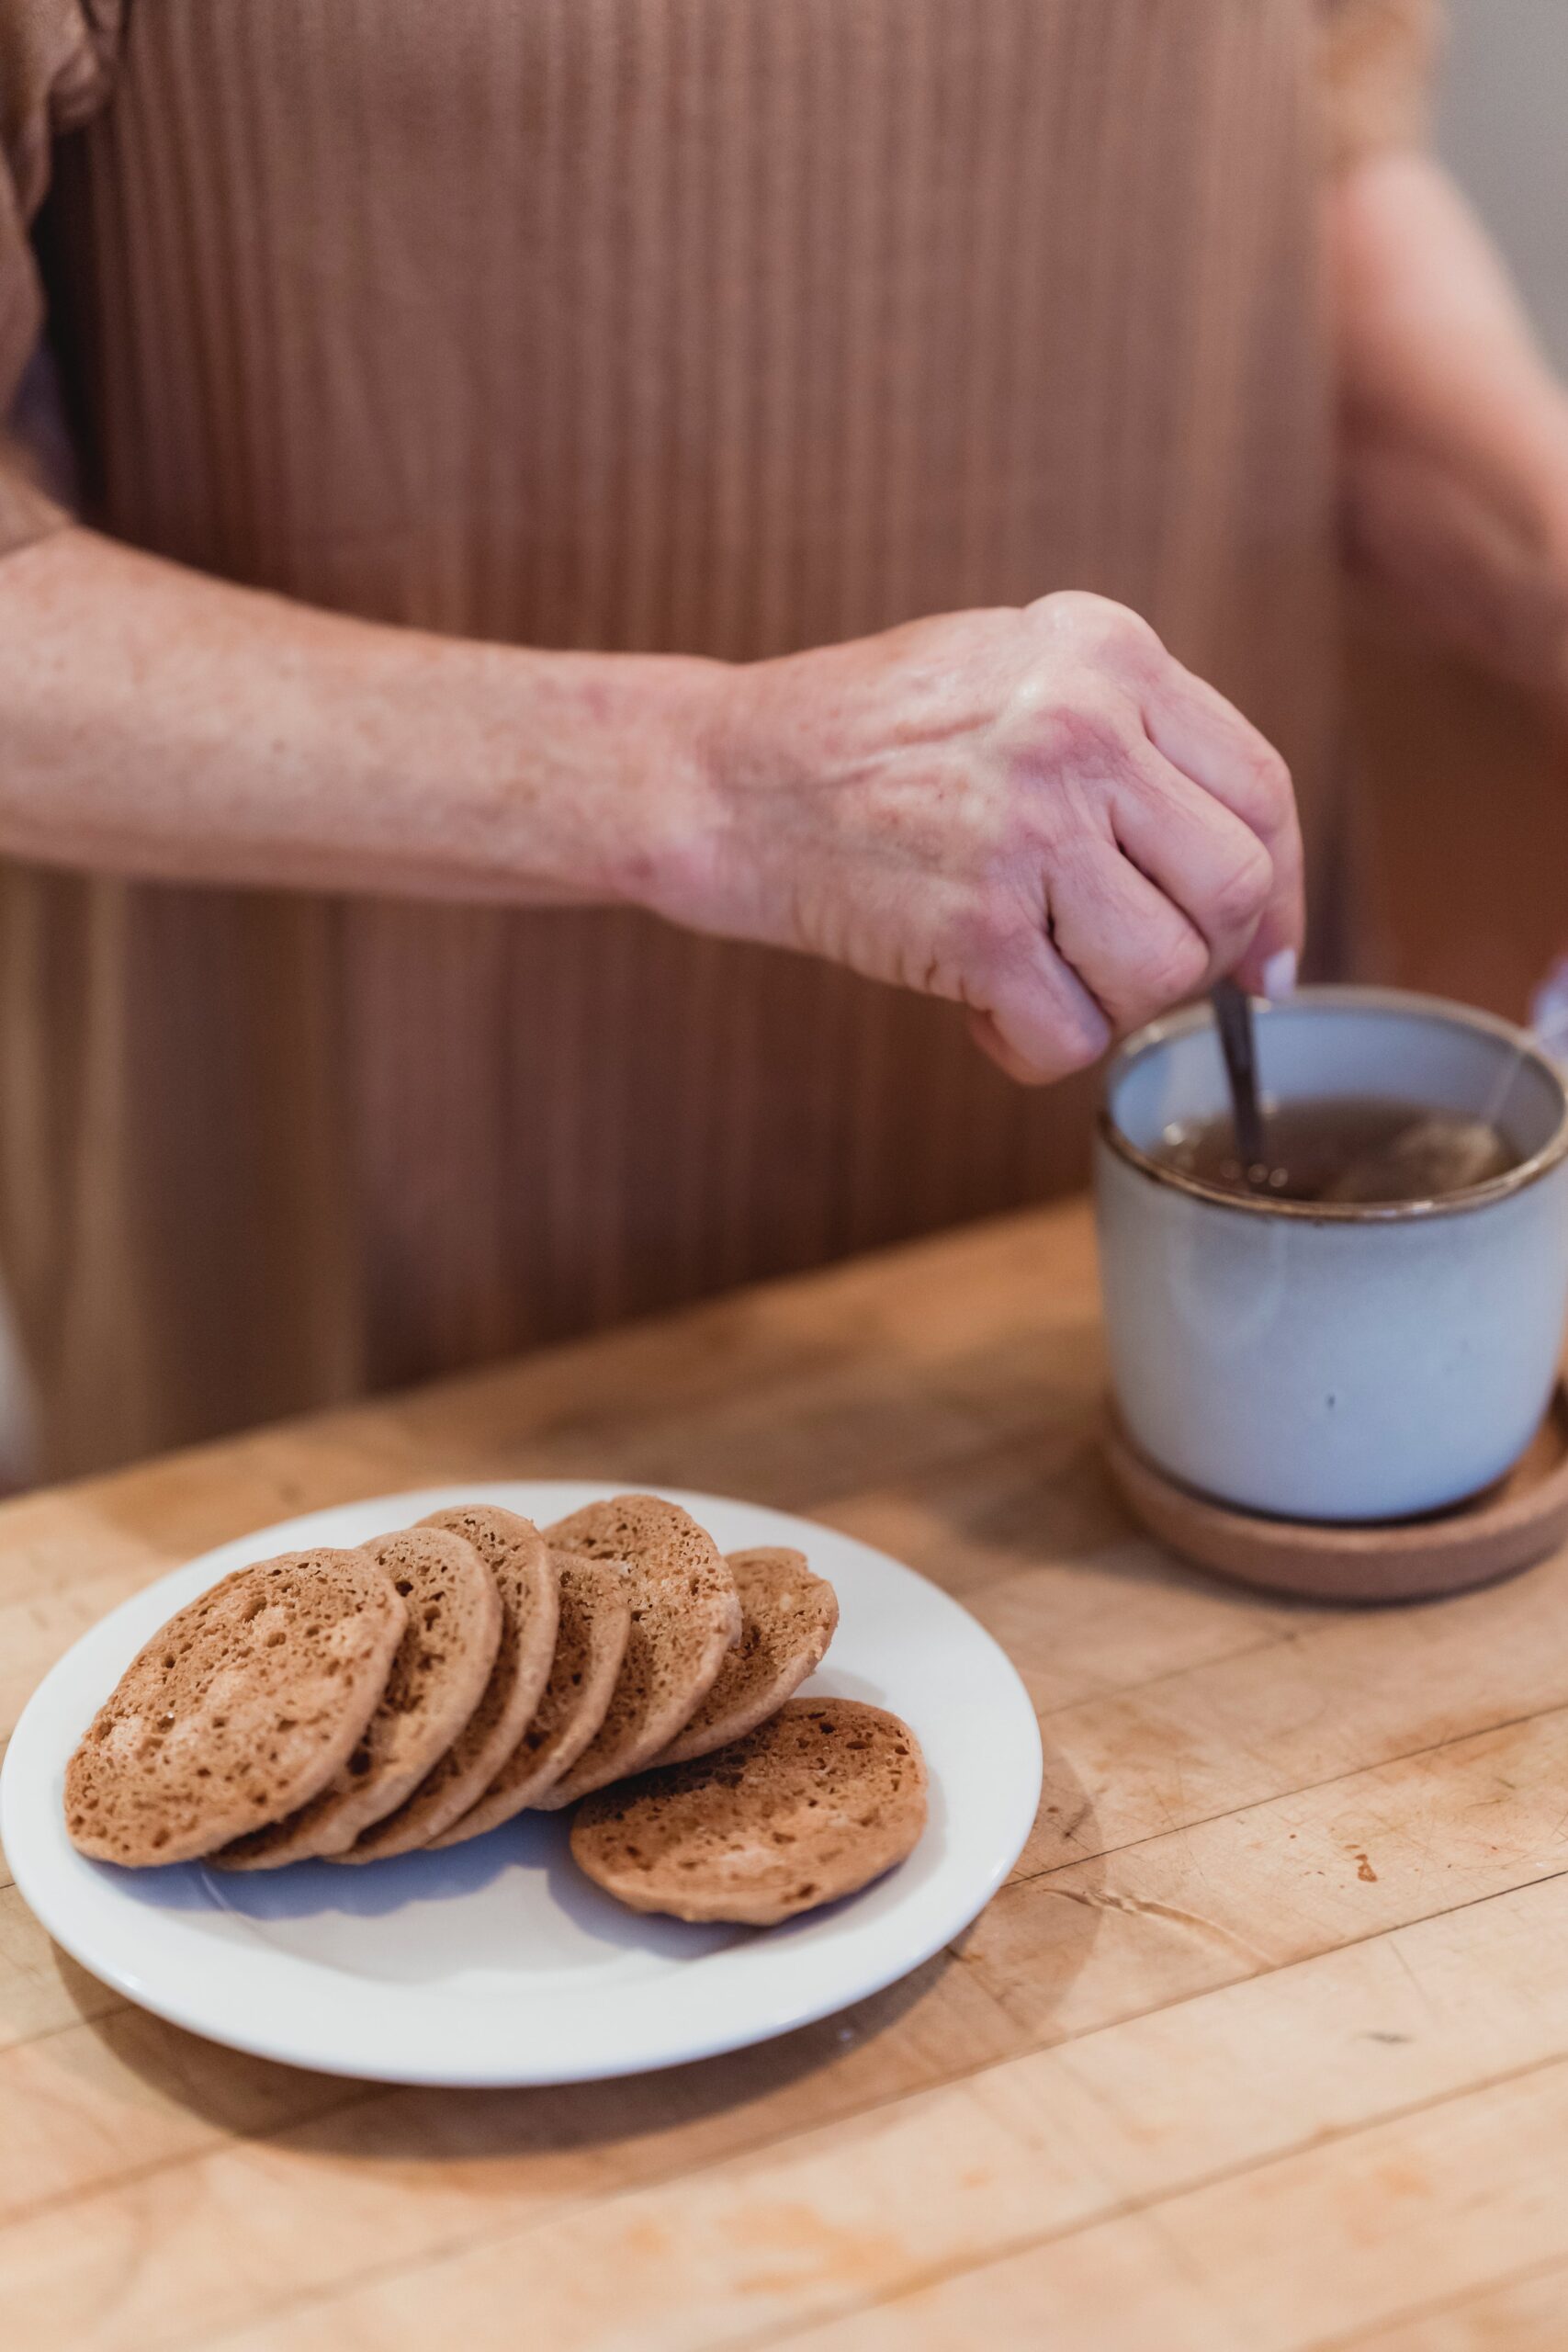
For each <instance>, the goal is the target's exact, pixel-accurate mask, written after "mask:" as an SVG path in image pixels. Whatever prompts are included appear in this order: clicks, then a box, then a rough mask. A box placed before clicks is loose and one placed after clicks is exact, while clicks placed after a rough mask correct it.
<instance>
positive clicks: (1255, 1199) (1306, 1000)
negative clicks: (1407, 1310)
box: [1099, 986, 1568, 1225]
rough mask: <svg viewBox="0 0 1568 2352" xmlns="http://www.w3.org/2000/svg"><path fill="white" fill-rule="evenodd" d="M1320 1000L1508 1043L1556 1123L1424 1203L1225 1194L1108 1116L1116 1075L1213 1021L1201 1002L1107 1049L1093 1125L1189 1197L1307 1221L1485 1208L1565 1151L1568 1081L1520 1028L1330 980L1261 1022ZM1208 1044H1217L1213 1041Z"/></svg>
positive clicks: (1153, 1176) (1242, 1211) (1120, 1152)
mask: <svg viewBox="0 0 1568 2352" xmlns="http://www.w3.org/2000/svg"><path fill="white" fill-rule="evenodd" d="M1297 1005H1300V1006H1303V1007H1305V1008H1308V1009H1310V1008H1312V1007H1314V1006H1321V1007H1324V1008H1325V1009H1326V1010H1328V1011H1330V1012H1336V1011H1337V1012H1404V1013H1409V1014H1412V1015H1414V1016H1415V1017H1416V1018H1418V1019H1421V1020H1427V1021H1438V1022H1446V1023H1448V1025H1449V1026H1450V1028H1455V1029H1468V1030H1470V1031H1472V1032H1473V1031H1476V1030H1479V1031H1481V1032H1482V1033H1483V1035H1486V1036H1489V1037H1495V1038H1497V1039H1498V1040H1499V1041H1500V1042H1501V1043H1502V1044H1504V1045H1506V1046H1511V1047H1512V1048H1513V1050H1514V1053H1515V1055H1516V1056H1517V1062H1518V1063H1519V1064H1521V1065H1522V1064H1524V1063H1526V1062H1533V1064H1534V1065H1535V1067H1536V1069H1538V1070H1540V1071H1542V1072H1543V1073H1544V1074H1545V1077H1546V1079H1547V1080H1548V1083H1549V1084H1550V1085H1551V1088H1552V1090H1553V1091H1554V1093H1555V1094H1556V1097H1557V1105H1558V1110H1557V1125H1556V1126H1555V1127H1554V1128H1553V1130H1552V1132H1551V1135H1550V1136H1548V1138H1547V1140H1546V1142H1545V1143H1544V1144H1542V1145H1541V1147H1540V1150H1539V1151H1533V1152H1531V1154H1530V1156H1529V1159H1521V1160H1520V1162H1519V1164H1518V1166H1517V1168H1510V1169H1508V1170H1506V1173H1505V1174H1503V1175H1501V1176H1493V1177H1491V1178H1489V1179H1488V1181H1487V1182H1485V1183H1484V1184H1471V1185H1467V1186H1466V1187H1465V1188H1464V1189H1463V1190H1462V1191H1461V1192H1458V1193H1443V1194H1441V1195H1440V1196H1439V1197H1438V1199H1436V1200H1430V1201H1282V1200H1280V1198H1279V1196H1278V1194H1276V1193H1233V1192H1227V1191H1226V1190H1225V1189H1224V1187H1223V1186H1222V1185H1219V1184H1209V1183H1205V1182H1203V1180H1202V1178H1201V1177H1199V1176H1189V1175H1188V1174H1187V1173H1186V1172H1185V1170H1181V1169H1177V1168H1170V1167H1168V1166H1167V1165H1166V1164H1165V1163H1164V1162H1163V1161H1162V1160H1158V1159H1151V1158H1150V1156H1149V1154H1148V1153H1147V1152H1146V1151H1141V1150H1140V1149H1139V1148H1138V1146H1137V1145H1136V1144H1135V1143H1134V1142H1133V1141H1132V1140H1131V1138H1130V1137H1129V1136H1124V1135H1123V1134H1122V1130H1121V1128H1120V1127H1119V1126H1118V1125H1116V1122H1115V1121H1114V1119H1113V1118H1112V1117H1111V1108H1110V1096H1111V1087H1112V1085H1113V1084H1114V1083H1115V1080H1116V1079H1117V1077H1118V1076H1119V1075H1120V1073H1121V1072H1122V1071H1123V1070H1125V1069H1131V1067H1132V1065H1133V1064H1134V1062H1136V1061H1140V1060H1141V1059H1142V1058H1143V1057H1144V1056H1145V1054H1149V1053H1152V1052H1154V1050H1155V1049H1156V1046H1164V1045H1167V1044H1168V1043H1169V1041H1170V1040H1171V1039H1172V1038H1173V1037H1186V1036H1190V1035H1191V1034H1192V1032H1193V1031H1194V1030H1196V1029H1206V1028H1209V1027H1212V1026H1213V1013H1212V1012H1211V1011H1210V1009H1209V1006H1208V1004H1207V1003H1206V1002H1205V1003H1202V1004H1191V1005H1187V1006H1185V1007H1184V1008H1183V1009H1182V1011H1181V1012H1168V1013H1163V1014H1162V1015H1161V1016H1160V1018H1159V1019H1158V1020H1157V1021H1151V1022H1150V1023H1148V1024H1147V1026H1146V1027H1145V1028H1143V1029H1139V1030H1136V1031H1134V1035H1132V1036H1131V1037H1129V1038H1127V1039H1126V1040H1125V1041H1124V1043H1123V1044H1122V1045H1121V1046H1118V1047H1117V1049H1116V1052H1115V1053H1114V1054H1113V1055H1112V1057H1111V1063H1110V1066H1109V1068H1108V1069H1107V1070H1106V1074H1105V1084H1104V1088H1103V1090H1102V1092H1101V1097H1100V1117H1099V1127H1100V1136H1101V1139H1102V1140H1103V1141H1104V1143H1105V1144H1106V1145H1107V1146H1108V1147H1109V1148H1110V1149H1111V1151H1113V1152H1114V1153H1115V1154H1116V1156H1117V1158H1118V1159H1124V1160H1125V1161H1126V1162H1127V1165H1128V1166H1129V1167H1130V1168H1135V1169H1136V1170H1137V1171H1138V1173H1139V1174H1140V1175H1141V1176H1146V1177H1148V1178H1149V1180H1150V1181H1151V1182H1153V1183H1156V1184H1166V1185H1168V1186H1169V1187H1170V1189H1171V1191H1172V1192H1176V1193H1190V1194H1191V1196H1192V1198H1193V1199H1194V1200H1199V1201H1207V1202H1208V1203H1209V1204H1210V1205H1211V1206H1212V1207H1213V1208H1220V1209H1234V1210H1235V1212H1236V1213H1237V1215H1238V1216H1288V1217H1300V1218H1304V1219H1305V1220H1306V1222H1307V1223H1308V1224H1310V1225H1397V1224H1403V1223H1405V1222H1407V1221H1408V1220H1409V1219H1411V1218H1413V1217H1422V1218H1426V1217H1433V1216H1465V1215H1466V1214H1468V1212H1469V1211H1470V1210H1472V1209H1481V1208H1485V1207H1487V1206H1488V1205H1489V1204H1491V1203H1492V1202H1494V1201H1501V1200H1506V1199H1507V1197H1508V1195H1509V1194H1510V1193H1522V1192H1523V1191H1524V1190H1525V1187H1526V1186H1527V1185H1529V1184H1534V1183H1538V1182H1540V1179H1541V1177H1543V1176H1546V1175H1549V1174H1550V1173H1551V1170H1552V1169H1554V1168H1555V1167H1556V1166H1557V1165H1558V1163H1559V1162H1560V1161H1561V1160H1562V1159H1563V1158H1564V1157H1565V1156H1568V1080H1564V1076H1563V1072H1562V1070H1561V1069H1559V1068H1558V1066H1557V1064H1556V1063H1555V1062H1554V1061H1553V1060H1552V1058H1551V1055H1550V1054H1548V1053H1546V1052H1545V1051H1544V1050H1543V1049H1542V1047H1541V1046H1540V1045H1538V1044H1537V1042H1536V1040H1535V1038H1534V1037H1532V1036H1531V1035H1530V1034H1529V1031H1528V1030H1526V1029H1516V1028H1515V1027H1514V1025H1513V1023H1512V1022H1509V1021H1500V1020H1499V1019H1498V1018H1497V1017H1496V1015H1495V1013H1491V1012H1477V1011H1475V1010H1474V1009H1473V1008H1472V1007H1471V1006H1470V1005H1466V1004H1454V1003H1451V1002H1450V1001H1448V1000H1447V999H1446V998H1444V997H1437V996H1422V995H1421V994H1420V993H1419V992H1418V991H1417V990H1416V989H1369V988H1339V987H1335V986H1329V987H1318V988H1303V989H1297V990H1296V992H1295V994H1294V995H1293V996H1292V997H1291V998H1289V999H1288V1000H1287V1001H1286V1002H1285V1003H1283V1004H1280V1005H1269V1006H1267V1007H1265V1008H1264V1009H1263V1011H1262V1012H1261V1013H1260V1015H1259V1018H1260V1019H1261V1020H1264V1021H1271V1020H1288V1019H1289V1018H1290V1015H1291V1012H1292V1007H1294V1006H1297ZM1215 1050H1216V1051H1217V1050H1218V1046H1217V1044H1216V1048H1215Z"/></svg>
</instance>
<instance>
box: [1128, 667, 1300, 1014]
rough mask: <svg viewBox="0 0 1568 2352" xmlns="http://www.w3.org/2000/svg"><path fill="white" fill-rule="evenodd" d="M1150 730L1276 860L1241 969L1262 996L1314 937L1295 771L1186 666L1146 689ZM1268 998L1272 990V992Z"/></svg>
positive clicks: (1164, 670)
mask: <svg viewBox="0 0 1568 2352" xmlns="http://www.w3.org/2000/svg"><path fill="white" fill-rule="evenodd" d="M1143 711H1144V725H1145V729H1147V732H1148V737H1149V741H1151V742H1152V743H1153V744H1154V746H1155V749H1156V751H1158V752H1163V754H1164V756H1165V757H1166V758H1167V759H1168V761H1169V762H1170V763H1171V764H1172V766H1173V767H1177V768H1179V769H1180V770H1181V772H1182V774H1183V775H1188V776H1190V777H1191V779H1192V781H1193V783H1194V784H1199V785H1201V786H1202V787H1203V789H1204V791H1205V792H1209V793H1212V794H1213V797H1214V798H1215V799H1216V800H1218V801H1219V802H1221V803H1222V805H1223V806H1224V808H1226V809H1230V811H1231V812H1232V814H1233V815H1234V816H1236V817H1239V818H1240V820H1241V821H1242V823H1243V824H1244V825H1246V826H1247V828H1248V829H1249V831H1252V832H1254V833H1256V834H1257V836H1258V840H1259V841H1260V842H1262V844H1263V846H1264V848H1265V849H1266V850H1267V851H1268V853H1269V861H1270V864H1271V865H1272V867H1273V888H1272V890H1271V891H1270V894H1269V900H1268V903H1267V905H1266V906H1265V908H1264V910H1263V912H1262V915H1261V916H1260V918H1259V920H1258V928H1257V931H1256V932H1255V933H1254V935H1253V939H1252V944H1251V945H1250V946H1249V947H1248V949H1247V954H1246V955H1245V956H1244V957H1243V958H1242V961H1241V964H1240V965H1239V966H1238V967H1236V968H1237V977H1238V978H1242V979H1244V980H1245V981H1246V982H1247V985H1248V986H1250V987H1255V988H1262V987H1264V984H1265V974H1266V972H1267V971H1268V970H1269V967H1273V968H1275V969H1276V970H1277V969H1279V968H1280V963H1281V961H1282V960H1286V959H1290V958H1293V957H1295V956H1299V955H1300V953H1301V947H1302V941H1303V935H1304V933H1305V930H1306V906H1305V894H1304V888H1303V863H1302V834H1301V822H1300V820H1299V818H1298V816H1297V813H1296V798H1295V793H1294V791H1293V790H1292V785H1291V774H1290V770H1289V769H1288V768H1287V767H1286V765H1285V763H1284V761H1283V760H1282V759H1281V758H1280V754H1279V753H1278V752H1276V751H1275V749H1274V747H1273V745H1272V744H1271V743H1270V742H1269V741H1268V739H1267V738H1266V737H1265V736H1263V735H1260V734H1259V733H1258V729H1257V728H1256V727H1254V726H1253V725H1252V723H1251V721H1250V720H1248V719H1246V718H1243V717H1242V715H1241V713H1240V711H1239V710H1237V709H1236V708H1235V705H1234V704H1233V703H1229V702H1227V701H1226V700H1225V698H1224V695H1222V694H1220V693H1218V692H1217V691H1216V690H1215V688H1214V687H1213V686H1211V685H1210V684H1208V682H1207V680H1206V679H1203V678H1198V677H1194V675H1193V674H1192V673H1191V671H1190V670H1184V669H1183V668H1182V666H1181V664H1180V663H1179V662H1168V663H1167V664H1165V665H1163V666H1162V667H1161V669H1160V671H1159V673H1158V675H1157V676H1156V677H1155V678H1154V679H1152V680H1151V681H1150V683H1149V684H1148V685H1147V686H1146V687H1145V692H1144V698H1143ZM1265 992H1266V993H1267V992H1268V991H1267V989H1265Z"/></svg>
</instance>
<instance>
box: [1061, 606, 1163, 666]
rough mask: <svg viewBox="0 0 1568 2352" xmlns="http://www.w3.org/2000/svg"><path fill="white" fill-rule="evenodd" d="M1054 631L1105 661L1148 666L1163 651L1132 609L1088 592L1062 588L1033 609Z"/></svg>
mask: <svg viewBox="0 0 1568 2352" xmlns="http://www.w3.org/2000/svg"><path fill="white" fill-rule="evenodd" d="M1031 610H1032V612H1033V613H1035V614H1037V615H1038V616H1039V617H1040V619H1041V620H1042V621H1043V623H1044V625H1045V626H1046V627H1047V628H1050V629H1052V630H1053V631H1055V632H1059V633H1063V634H1066V635H1067V636H1069V637H1071V638H1072V639H1074V640H1075V641H1076V642H1077V643H1078V644H1080V645H1082V646H1083V647H1084V648H1085V649H1086V650H1089V651H1090V652H1093V653H1097V654H1099V655H1100V656H1101V657H1102V658H1107V657H1108V658H1111V659H1115V658H1117V657H1118V656H1120V657H1123V658H1126V659H1129V660H1137V661H1139V662H1146V661H1147V660H1148V658H1149V657H1150V656H1151V655H1152V654H1155V653H1157V652H1161V651H1163V650H1164V649H1163V647H1162V646H1161V644H1160V639H1159V637H1158V635H1157V633H1156V630H1155V629H1154V628H1152V627H1151V625H1150V624H1149V623H1148V622H1147V621H1146V620H1145V618H1144V616H1143V615H1142V614H1141V613H1135V612H1134V610H1133V609H1132V607H1131V605H1119V604H1117V603H1116V602H1115V600H1114V598H1112V597H1110V596H1098V595H1096V594H1093V592H1092V591H1091V590H1089V589H1086V588H1059V589H1057V590H1056V591H1055V594H1052V595H1049V596H1043V597H1041V599H1040V601H1039V603H1038V604H1036V605H1032V606H1031Z"/></svg>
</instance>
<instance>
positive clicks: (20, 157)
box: [0, 0, 120, 555]
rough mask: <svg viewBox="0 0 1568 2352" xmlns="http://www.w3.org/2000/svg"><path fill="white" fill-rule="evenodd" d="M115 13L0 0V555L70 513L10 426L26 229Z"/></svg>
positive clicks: (37, 310)
mask: <svg viewBox="0 0 1568 2352" xmlns="http://www.w3.org/2000/svg"><path fill="white" fill-rule="evenodd" d="M119 13H120V0H0V555H4V554H5V553H6V552H7V551H8V550H9V549H11V548H17V547H21V546H25V545H26V543H27V542H28V540H30V539H37V538H41V537H43V536H44V534H45V533H46V532H49V531H52V530H58V529H59V528H60V526H62V524H63V523H66V522H68V521H69V520H70V517H69V515H67V513H66V511H65V509H64V508H63V507H62V506H61V505H60V504H59V503H58V502H57V501H56V500H55V499H53V498H51V496H50V495H49V493H48V492H47V491H45V490H44V488H43V487H42V485H41V484H40V483H39V481H38V480H37V479H36V469H35V468H34V467H33V465H32V464H31V462H30V461H29V458H28V455H27V452H26V450H25V448H24V447H23V445H22V443H21V441H20V440H19V439H18V437H17V434H16V432H15V431H14V429H11V428H12V427H13V426H14V423H15V412H16V404H17V394H18V391H19V390H20V388H21V384H22V380H23V378H24V375H25V374H26V372H27V368H28V360H29V359H30V358H31V356H32V355H33V352H34V350H35V348H36V346H37V345H38V341H39V334H40V333H41V331H42V326H43V293H42V288H41V287H40V285H39V272H38V263H37V260H36V257H35V255H34V253H33V248H32V244H31V241H30V235H29V232H30V230H31V226H32V221H33V217H34V215H35V214H36V212H37V210H38V209H39V205H40V204H41V203H42V202H43V199H44V196H45V193H46V192H47V190H48V187H49V175H50V164H51V153H52V149H53V142H54V141H55V139H56V138H58V137H59V135H60V134H61V133H62V131H66V130H74V129H75V127H76V126H77V124H79V123H82V122H85V120H86V119H87V118H88V116H89V115H90V114H92V113H93V112H94V110H95V108H96V107H98V106H99V105H101V103H102V101H103V99H104V97H105V96H106V95H107V89H108V80H109V72H110V67H111V64H112V60H113V54H114V49H115V43H116V37H117V35H118V28H119Z"/></svg>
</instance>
